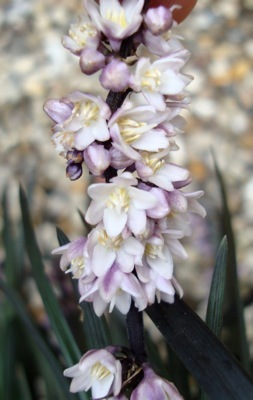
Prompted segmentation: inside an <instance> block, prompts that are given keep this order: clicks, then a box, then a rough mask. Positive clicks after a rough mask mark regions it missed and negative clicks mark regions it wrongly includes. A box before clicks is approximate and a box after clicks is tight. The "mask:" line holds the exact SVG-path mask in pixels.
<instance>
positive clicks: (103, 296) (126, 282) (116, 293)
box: [79, 263, 147, 317]
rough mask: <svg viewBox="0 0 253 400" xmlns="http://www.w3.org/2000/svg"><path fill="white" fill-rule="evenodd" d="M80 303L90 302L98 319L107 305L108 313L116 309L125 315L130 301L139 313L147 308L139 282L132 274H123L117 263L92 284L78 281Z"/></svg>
mask: <svg viewBox="0 0 253 400" xmlns="http://www.w3.org/2000/svg"><path fill="white" fill-rule="evenodd" d="M79 292H80V295H81V298H80V302H81V301H83V300H87V301H89V302H90V301H92V303H93V308H94V311H95V313H96V314H97V315H98V316H99V317H100V316H101V315H102V314H103V313H104V311H105V310H106V308H107V307H108V305H109V312H112V310H113V308H114V307H116V308H117V309H118V310H119V311H120V312H121V313H122V314H126V313H127V312H128V311H129V309H130V305H131V301H132V299H133V300H134V302H135V306H136V307H137V308H138V309H139V311H142V310H144V309H145V308H146V307H147V298H146V295H145V293H144V291H143V289H142V287H141V284H140V282H139V281H138V279H137V278H136V276H135V275H134V274H133V273H125V272H123V271H122V270H121V268H120V267H119V265H118V264H117V263H115V264H113V266H112V267H111V268H110V270H109V271H107V272H106V274H105V275H104V276H102V277H100V278H97V279H96V280H95V281H93V283H92V284H90V285H87V284H85V283H84V284H82V280H80V281H79Z"/></svg>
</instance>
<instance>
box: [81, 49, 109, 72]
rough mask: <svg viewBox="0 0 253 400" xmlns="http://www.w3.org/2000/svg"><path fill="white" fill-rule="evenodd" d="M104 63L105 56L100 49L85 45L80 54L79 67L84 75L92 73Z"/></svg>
mask: <svg viewBox="0 0 253 400" xmlns="http://www.w3.org/2000/svg"><path fill="white" fill-rule="evenodd" d="M104 65H105V56H104V55H103V54H102V53H100V51H98V50H96V49H94V48H92V47H87V48H85V49H84V50H83V51H82V53H81V55H80V68H81V70H82V72H83V73H84V74H86V75H92V74H94V73H95V72H97V71H99V70H100V69H101V68H103V67H104Z"/></svg>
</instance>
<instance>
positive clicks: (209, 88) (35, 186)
mask: <svg viewBox="0 0 253 400" xmlns="http://www.w3.org/2000/svg"><path fill="white" fill-rule="evenodd" d="M2 2H3V6H2V8H1V10H0V34H1V42H0V62H1V70H0V85H1V96H0V108H1V110H0V139H1V152H2V154H1V159H0V163H1V182H0V189H1V190H2V189H3V188H4V187H5V186H6V185H7V184H8V187H9V201H10V205H11V210H12V214H13V218H18V215H19V212H18V206H17V186H18V185H17V183H18V182H21V183H22V184H23V186H24V187H25V188H27V189H28V190H29V191H30V192H31V195H32V199H33V201H32V212H33V217H34V223H35V225H36V229H37V233H38V237H39V241H40V244H41V247H42V249H43V252H45V253H47V252H49V251H50V250H51V249H52V248H54V247H56V246H57V241H56V237H55V228H54V226H55V225H56V224H57V225H59V226H61V228H62V229H63V230H64V231H65V232H66V233H67V234H68V235H69V236H70V237H71V238H74V237H76V236H77V235H78V234H80V233H81V232H82V223H81V221H80V218H79V216H78V213H77V211H76V210H77V208H80V209H83V210H85V204H86V201H87V199H86V196H85V190H86V187H87V184H88V179H89V178H88V177H87V176H84V178H83V179H80V180H79V181H77V182H70V181H68V180H67V179H66V178H65V162H64V160H63V159H61V158H60V157H58V156H57V154H56V153H55V150H54V148H53V146H52V145H51V142H50V125H51V124H50V121H49V119H48V118H47V117H46V116H45V115H44V113H43V110H42V106H43V102H44V101H45V100H46V99H47V98H50V97H57V98H58V97H61V96H63V95H65V94H67V93H68V92H71V91H73V90H76V89H79V90H83V91H85V90H87V89H89V87H92V90H94V87H96V85H95V86H94V82H95V81H94V79H95V78H92V77H89V78H88V79H87V78H86V77H85V76H84V75H82V74H81V72H80V71H79V66H78V61H77V59H76V58H75V57H74V56H72V55H71V54H70V53H68V51H67V50H65V49H64V48H63V47H62V46H61V37H62V36H63V35H64V34H65V33H66V32H67V30H68V27H69V24H70V23H71V22H74V21H75V20H76V16H77V15H78V14H79V13H80V12H81V10H82V2H81V0H80V1H77V0H73V1H72V2H71V4H70V2H68V1H67V0H61V1H59V0H56V1H54V2H52V1H50V0H44V1H43V2H42V1H38V0H34V1H32V0H16V1H14V0H13V1H11V2H9V1H7V0H2ZM252 18H253V0H244V1H240V0H223V1H222V2H220V1H215V0H199V1H198V4H197V6H196V7H195V9H194V11H193V12H192V14H191V16H189V18H188V19H187V20H186V21H185V22H183V23H182V24H181V25H180V26H179V28H178V30H179V32H180V34H182V36H184V38H185V47H186V48H188V49H190V51H191V53H192V57H191V60H190V62H189V63H188V65H187V68H186V72H187V73H189V74H190V75H192V76H194V81H193V83H192V84H191V85H190V87H189V90H190V92H191V95H192V105H191V110H190V112H188V113H187V115H186V118H187V129H186V133H185V134H184V136H183V137H182V138H181V141H180V142H181V143H180V145H181V151H180V152H179V154H178V156H177V157H178V158H177V160H178V161H179V162H180V164H182V165H184V166H186V167H188V168H189V169H190V170H191V173H192V176H193V188H198V189H204V190H205V197H204V199H203V201H202V204H203V205H204V206H205V207H206V209H207V218H206V219H205V220H204V221H202V220H201V219H200V218H197V217H195V218H193V225H194V232H193V236H192V238H191V239H190V240H188V241H187V242H186V247H187V250H188V252H189V259H188V260H187V262H184V263H183V264H180V265H178V276H179V278H180V279H181V282H182V285H183V287H184V288H185V294H186V297H187V299H189V301H190V302H192V303H193V304H194V305H197V307H198V309H199V311H200V313H203V310H204V307H205V302H206V296H207V293H208V288H209V285H210V277H211V267H212V265H213V261H214V254H215V251H216V248H217V237H218V234H217V229H218V225H219V221H218V220H217V214H218V208H219V204H220V200H219V192H218V188H217V183H216V180H215V177H214V171H213V161H212V157H211V149H212V150H213V151H214V152H215V154H216V158H217V161H218V164H219V166H220V168H221V170H222V173H223V175H224V178H225V180H226V183H227V186H228V198H229V204H230V209H231V211H232V214H233V225H234V230H235V234H236V241H237V252H238V263H239V276H240V282H241V288H242V292H243V294H244V295H247V294H249V293H251V292H252V291H253V289H252V288H253V268H252V265H253V207H252V202H253V200H252V199H253V174H252V171H253V156H252V153H253V135H252V128H253V126H252V125H253V118H252V111H253V96H252V93H253V68H252V66H253V24H252ZM97 91H99V87H97ZM29 188H31V189H29ZM245 314H246V317H247V322H248V323H247V327H248V335H249V337H250V339H251V343H253V328H252V326H253V312H252V307H250V306H249V307H247V308H246V312H245ZM252 348H253V345H252Z"/></svg>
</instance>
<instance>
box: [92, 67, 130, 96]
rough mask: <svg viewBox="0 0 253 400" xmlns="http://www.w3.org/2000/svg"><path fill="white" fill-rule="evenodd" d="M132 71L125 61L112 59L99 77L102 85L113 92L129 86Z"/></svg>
mask: <svg viewBox="0 0 253 400" xmlns="http://www.w3.org/2000/svg"><path fill="white" fill-rule="evenodd" d="M129 78H130V72H129V70H128V67H127V65H126V64H125V63H124V62H123V61H119V60H112V61H111V62H110V63H109V64H107V65H106V66H105V67H104V68H103V71H102V73H101V75H100V77H99V80H100V83H101V85H102V86H103V87H104V88H105V89H108V90H112V91H113V92H122V91H123V90H126V88H127V87H128V82H129Z"/></svg>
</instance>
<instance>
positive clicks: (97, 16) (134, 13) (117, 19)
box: [84, 0, 144, 51]
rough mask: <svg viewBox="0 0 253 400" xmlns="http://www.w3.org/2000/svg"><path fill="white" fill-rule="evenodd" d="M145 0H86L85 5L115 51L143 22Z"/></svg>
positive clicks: (93, 21) (94, 22)
mask: <svg viewBox="0 0 253 400" xmlns="http://www.w3.org/2000/svg"><path fill="white" fill-rule="evenodd" d="M143 4H144V0H123V2H119V1H118V0H110V1H108V0H100V2H99V4H97V3H96V2H95V1H93V0H84V6H85V9H86V11H87V12H88V14H89V16H90V18H91V20H92V23H93V24H94V25H95V26H96V28H97V29H98V30H99V31H101V32H103V33H104V34H105V36H106V37H107V38H108V39H109V42H110V45H111V47H112V49H113V50H114V51H118V50H119V48H120V44H121V41H122V39H124V38H126V37H129V36H131V35H132V34H133V33H135V32H136V31H137V30H138V28H139V26H140V24H141V22H142V16H141V11H142V7H143Z"/></svg>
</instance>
